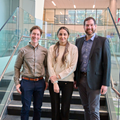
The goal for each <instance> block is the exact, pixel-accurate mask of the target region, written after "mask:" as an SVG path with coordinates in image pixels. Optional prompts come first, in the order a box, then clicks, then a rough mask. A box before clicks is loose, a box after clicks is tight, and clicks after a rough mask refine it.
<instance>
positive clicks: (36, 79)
mask: <svg viewBox="0 0 120 120" xmlns="http://www.w3.org/2000/svg"><path fill="white" fill-rule="evenodd" d="M22 79H24V80H30V81H39V80H42V79H43V77H39V78H28V77H22Z"/></svg>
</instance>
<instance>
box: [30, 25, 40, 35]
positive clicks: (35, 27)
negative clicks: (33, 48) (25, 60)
mask: <svg viewBox="0 0 120 120" xmlns="http://www.w3.org/2000/svg"><path fill="white" fill-rule="evenodd" d="M34 29H38V30H39V31H40V36H41V35H42V29H41V28H40V27H39V26H37V25H36V26H33V27H32V28H31V29H30V34H31V33H32V31H33V30H34Z"/></svg>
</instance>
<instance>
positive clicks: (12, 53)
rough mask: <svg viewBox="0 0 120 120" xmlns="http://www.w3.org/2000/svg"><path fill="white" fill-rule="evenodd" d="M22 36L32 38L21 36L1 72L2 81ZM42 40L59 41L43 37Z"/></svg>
mask: <svg viewBox="0 0 120 120" xmlns="http://www.w3.org/2000/svg"><path fill="white" fill-rule="evenodd" d="M22 38H30V36H22V37H21V38H20V40H19V41H18V43H17V45H16V47H15V49H14V51H13V53H12V55H11V57H10V59H9V60H8V62H7V64H6V66H5V68H4V70H3V72H2V74H1V76H0V81H1V79H2V78H3V76H4V74H5V71H6V70H7V68H8V65H9V64H10V61H11V59H12V57H13V55H14V54H15V52H16V50H17V48H18V46H19V44H20V42H21V41H22V40H23V39H22ZM40 40H52V41H58V40H54V39H45V38H41V39H40Z"/></svg>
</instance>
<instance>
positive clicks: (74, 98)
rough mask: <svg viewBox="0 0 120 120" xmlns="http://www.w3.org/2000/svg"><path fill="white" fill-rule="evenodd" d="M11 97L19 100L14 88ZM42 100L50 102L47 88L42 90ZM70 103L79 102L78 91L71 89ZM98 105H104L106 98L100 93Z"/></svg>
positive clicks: (19, 97)
mask: <svg viewBox="0 0 120 120" xmlns="http://www.w3.org/2000/svg"><path fill="white" fill-rule="evenodd" d="M13 99H14V100H21V95H20V94H19V93H18V92H17V91H16V90H15V91H14V92H13ZM43 101H44V102H50V94H49V90H46V91H45V92H44V97H43ZM71 104H81V99H80V95H79V92H78V91H73V94H72V99H71ZM100 105H101V106H105V105H106V98H105V96H103V95H101V97H100Z"/></svg>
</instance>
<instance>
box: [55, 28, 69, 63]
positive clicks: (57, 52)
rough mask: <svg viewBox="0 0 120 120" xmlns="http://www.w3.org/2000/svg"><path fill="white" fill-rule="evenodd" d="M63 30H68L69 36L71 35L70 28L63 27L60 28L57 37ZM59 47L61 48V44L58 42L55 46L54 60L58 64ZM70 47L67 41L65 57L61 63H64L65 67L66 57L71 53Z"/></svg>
mask: <svg viewBox="0 0 120 120" xmlns="http://www.w3.org/2000/svg"><path fill="white" fill-rule="evenodd" d="M62 29H64V30H66V31H67V33H68V35H70V32H69V30H68V28H66V27H64V26H63V27H60V28H59V29H58V31H57V35H58V34H59V31H60V30H62ZM59 46H60V43H59V42H57V43H56V44H55V46H54V58H55V62H57V57H58V56H59ZM68 47H69V42H68V41H67V43H66V45H65V50H64V53H63V56H62V59H61V61H62V63H63V64H64V65H65V61H66V56H67V55H68V53H69V51H68Z"/></svg>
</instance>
